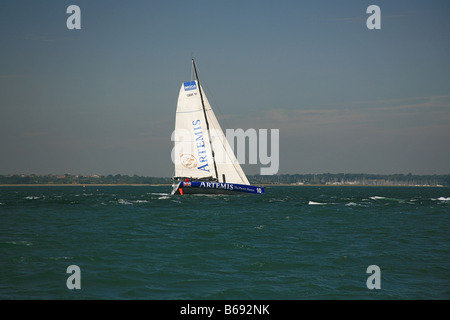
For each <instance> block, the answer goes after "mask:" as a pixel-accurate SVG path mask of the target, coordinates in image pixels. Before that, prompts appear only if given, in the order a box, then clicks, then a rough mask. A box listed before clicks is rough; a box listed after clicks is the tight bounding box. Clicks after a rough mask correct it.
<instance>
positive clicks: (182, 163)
mask: <svg viewBox="0 0 450 320" xmlns="http://www.w3.org/2000/svg"><path fill="white" fill-rule="evenodd" d="M205 116H206V117H205ZM208 127H209V131H208ZM172 140H173V141H174V143H175V146H174V149H173V154H172V159H173V160H174V163H175V177H177V178H197V179H199V178H211V179H217V181H219V182H230V183H237V184H246V185H248V184H249V182H248V180H247V177H246V176H245V174H244V172H243V170H242V168H241V166H240V165H239V163H238V161H237V159H236V157H235V155H234V153H233V150H232V149H231V147H230V145H229V143H228V141H227V139H226V137H225V135H224V133H223V131H222V128H221V127H220V124H219V122H218V121H217V118H216V116H215V114H214V112H213V110H212V108H211V105H210V104H209V102H208V99H207V98H206V96H205V94H204V91H203V88H202V87H201V86H200V85H199V84H198V81H197V80H194V81H189V82H185V83H183V84H182V85H181V89H180V93H179V96H178V103H177V111H176V120H175V131H174V133H173V136H172ZM213 154H214V156H213Z"/></svg>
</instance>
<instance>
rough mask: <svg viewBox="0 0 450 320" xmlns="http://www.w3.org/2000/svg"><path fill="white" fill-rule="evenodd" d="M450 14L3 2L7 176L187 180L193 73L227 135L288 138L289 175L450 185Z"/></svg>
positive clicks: (441, 10)
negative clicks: (180, 170) (182, 135)
mask: <svg viewBox="0 0 450 320" xmlns="http://www.w3.org/2000/svg"><path fill="white" fill-rule="evenodd" d="M70 5H78V6H79V8H80V11H81V14H80V17H81V20H80V22H81V23H80V24H81V29H68V28H67V24H66V22H67V20H68V19H69V18H70V17H71V14H70V13H67V12H66V10H67V8H68V7H69V6H70ZM370 5H377V6H379V8H380V11H381V14H380V17H381V20H380V21H381V23H380V24H381V29H372V30H371V29H369V28H368V27H367V25H366V21H367V19H368V18H369V17H371V13H367V12H366V10H367V8H368V7H369V6H370ZM449 14H450V2H449V1H447V0H442V1H440V0H428V1H427V0H389V1H387V0H371V1H365V0H346V1H335V0H334V1H331V0H329V1H317V0H315V1H312V0H306V1H284V0H280V1H275V0H272V1H249V0H239V1H233V0H228V1H196V0H191V1H151V0H150V1H138V0H135V1H125V0H122V1H114V0H110V1H106V0H97V1H86V0H71V1H49V0H41V1H31V0H3V1H1V2H0V174H64V173H71V174H83V175H90V174H101V175H108V174H113V175H115V174H128V175H134V174H137V175H145V176H160V177H170V176H172V174H173V172H174V168H173V163H172V161H171V157H170V154H171V150H172V148H173V142H172V141H171V133H172V131H173V129H174V123H175V110H176V102H177V99H178V93H179V90H180V86H181V84H182V82H184V81H189V80H191V59H192V58H195V60H196V63H197V66H198V69H199V76H200V78H201V79H200V81H201V82H202V84H203V86H206V89H208V90H207V92H206V94H207V95H208V99H209V101H210V102H211V104H212V107H213V109H214V110H215V111H216V114H217V116H218V118H219V122H220V123H221V125H222V128H223V129H224V130H225V129H227V128H229V129H238V128H243V129H244V130H247V129H250V128H254V129H256V130H259V129H268V130H269V132H270V130H271V129H278V130H279V171H278V173H280V174H285V173H289V174H295V173H300V174H309V173H377V174H393V173H404V174H407V173H412V174H450V62H449V61H450V59H449V58H450V19H448V16H449ZM261 166H263V165H259V166H258V165H256V166H248V165H247V166H246V165H244V166H243V167H244V171H245V172H246V173H247V174H257V173H259V168H260V167H261Z"/></svg>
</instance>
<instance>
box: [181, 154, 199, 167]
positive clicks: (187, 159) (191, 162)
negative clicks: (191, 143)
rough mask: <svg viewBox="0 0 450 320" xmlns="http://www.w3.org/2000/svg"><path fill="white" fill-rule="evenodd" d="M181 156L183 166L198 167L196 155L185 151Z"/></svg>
mask: <svg viewBox="0 0 450 320" xmlns="http://www.w3.org/2000/svg"><path fill="white" fill-rule="evenodd" d="M180 158H181V164H182V165H183V167H185V168H187V169H194V168H195V167H197V159H196V158H195V157H194V155H192V154H190V153H183V154H182V155H180Z"/></svg>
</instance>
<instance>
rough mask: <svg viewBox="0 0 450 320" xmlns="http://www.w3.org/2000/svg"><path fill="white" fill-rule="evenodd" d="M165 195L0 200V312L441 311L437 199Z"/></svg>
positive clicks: (392, 190)
mask: <svg viewBox="0 0 450 320" xmlns="http://www.w3.org/2000/svg"><path fill="white" fill-rule="evenodd" d="M170 189H171V188H170V187H169V186H159V187H152V186H146V187H132V186H126V187H123V186H107V187H95V186H86V187H84V188H83V187H81V186H74V187H71V186H70V187H69V186H64V187H56V186H54V187H37V186H36V187H0V299H276V300H278V299H295V300H297V299H449V298H450V236H449V234H450V188H431V187H428V188H426V187H423V188H422V187H409V188H407V187H405V188H403V187H297V186H295V187H294V186H293V187H281V186H278V187H267V188H266V194H265V195H262V196H261V195H251V194H243V195H237V196H234V195H203V196H201V195H185V196H179V195H178V196H173V197H170V196H169V195H168V193H169V192H170ZM70 265H77V266H79V268H80V271H81V272H80V278H79V279H80V284H81V289H79V290H77V289H73V290H70V289H68V287H67V284H66V281H67V279H68V278H69V276H71V274H69V273H66V271H67V267H68V266H70ZM370 265H377V266H378V267H379V268H380V273H379V275H380V277H379V283H380V284H381V288H380V289H372V290H370V289H368V287H367V284H366V281H367V279H368V277H369V276H371V274H369V273H367V268H368V267H369V266H370Z"/></svg>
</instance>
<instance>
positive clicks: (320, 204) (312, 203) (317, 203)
mask: <svg viewBox="0 0 450 320" xmlns="http://www.w3.org/2000/svg"><path fill="white" fill-rule="evenodd" d="M308 204H309V205H310V206H312V205H316V206H317V205H318V206H324V205H326V203H321V202H314V201H310V202H308Z"/></svg>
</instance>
